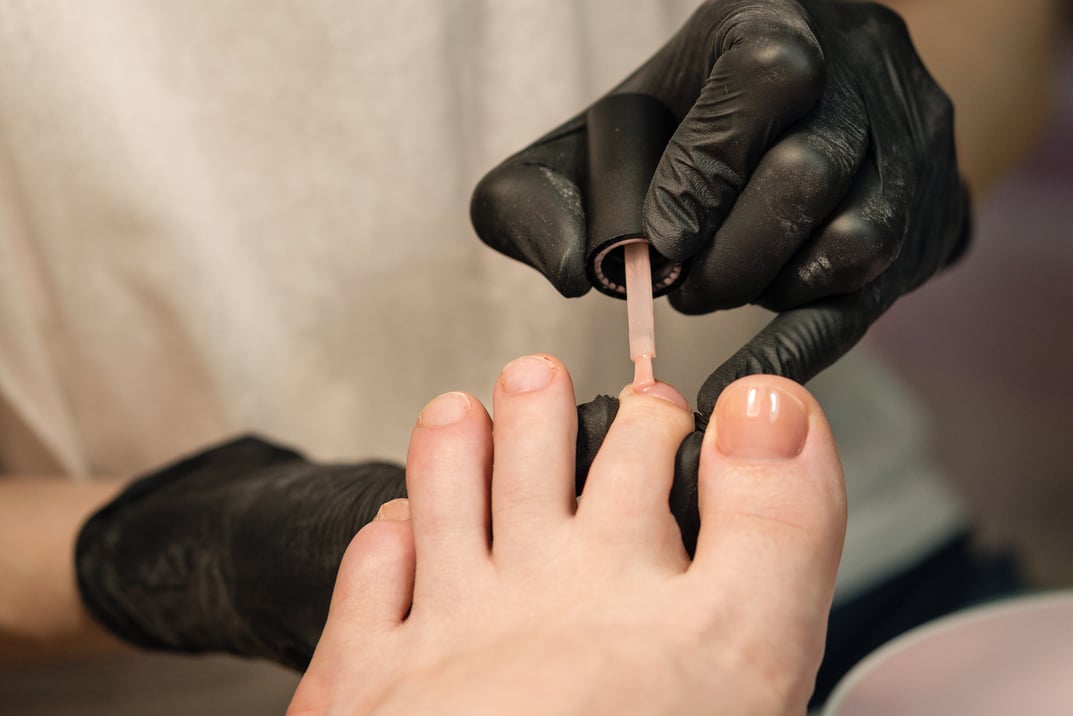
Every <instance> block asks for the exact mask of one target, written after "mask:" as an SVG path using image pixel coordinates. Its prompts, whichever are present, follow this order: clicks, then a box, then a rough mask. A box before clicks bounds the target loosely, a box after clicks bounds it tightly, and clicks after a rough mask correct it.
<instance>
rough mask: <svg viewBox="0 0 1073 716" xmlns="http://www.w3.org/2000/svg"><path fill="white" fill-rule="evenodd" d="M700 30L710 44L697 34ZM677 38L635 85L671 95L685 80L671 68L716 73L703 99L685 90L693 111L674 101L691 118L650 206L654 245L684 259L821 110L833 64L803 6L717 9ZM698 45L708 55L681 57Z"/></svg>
mask: <svg viewBox="0 0 1073 716" xmlns="http://www.w3.org/2000/svg"><path fill="white" fill-rule="evenodd" d="M698 32H699V33H704V34H707V35H710V39H709V38H706V37H705V38H699V39H698V38H697V37H693V36H692V35H693V34H695V33H698ZM677 39H678V41H677V42H675V41H672V42H671V43H670V44H669V45H668V48H666V49H665V50H664V51H663V52H662V53H661V54H660V55H657V57H656V58H654V59H653V61H652V62H650V63H649V65H647V66H646V67H645V68H643V69H642V70H641V72H639V73H638V75H637V76H636V77H634V78H631V81H629V82H628V84H630V85H637V86H638V87H639V88H641V89H640V91H646V89H647V91H650V92H651V93H652V94H654V95H656V96H665V95H666V94H667V90H666V87H669V86H673V85H674V83H675V79H674V78H666V77H662V76H661V75H662V74H663V73H662V72H661V70H663V69H666V71H667V72H670V71H671V69H670V68H681V67H683V66H686V67H688V66H698V65H699V66H701V67H704V68H709V67H710V72H708V74H707V75H706V76H700V77H698V78H696V79H695V81H696V82H697V87H696V89H695V90H694V92H693V93H689V92H684V93H682V95H683V96H686V97H689V99H690V100H691V104H690V106H688V107H684V108H683V107H681V106H680V105H681V99H680V97H675V98H673V99H677V100H678V101H677V102H675V101H671V102H669V104H670V105H671V107H672V109H673V110H675V111H676V112H679V111H680V112H684V119H683V121H682V123H681V125H680V126H679V127H678V129H677V131H676V132H675V134H674V136H673V137H672V138H671V141H670V144H669V145H668V147H667V149H666V151H665V152H664V155H663V158H662V160H661V162H660V164H659V167H658V168H657V170H656V174H655V177H654V179H653V181H652V186H651V187H650V188H649V192H648V197H647V198H646V200H645V210H644V228H645V232H646V235H647V236H648V237H649V238H650V239H651V240H652V243H653V246H654V247H655V248H656V249H657V250H658V251H659V252H660V253H661V254H662V255H664V256H666V257H667V258H669V259H672V260H675V261H684V260H685V259H688V258H690V257H691V256H693V255H694V254H696V253H697V252H698V251H699V250H700V249H701V247H703V246H704V245H705V244H707V243H708V242H709V241H710V240H711V238H712V236H713V235H714V233H715V230H716V229H717V228H718V227H719V225H720V224H721V223H722V221H723V219H724V218H725V217H726V215H727V213H728V212H729V211H730V209H731V207H732V206H733V205H734V202H735V200H736V199H737V196H738V194H739V193H740V192H741V190H742V189H743V187H744V186H745V184H746V181H747V180H748V178H749V175H750V174H751V173H752V171H753V169H754V168H755V167H756V165H757V162H759V160H760V157H761V156H762V155H763V153H764V152H765V150H766V149H767V148H768V147H770V146H771V145H772V144H773V143H774V141H775V140H776V139H777V138H778V136H779V135H780V134H781V133H782V132H783V131H784V130H785V129H786V128H787V127H789V126H790V125H791V124H792V123H794V122H796V121H797V120H799V119H800V118H801V117H803V116H804V115H805V114H806V113H807V112H808V111H809V110H810V109H812V108H813V107H814V106H815V105H816V103H817V101H818V100H819V98H820V94H821V92H822V90H823V86H824V81H825V65H824V59H823V52H822V50H821V48H820V43H819V41H818V40H817V38H816V36H815V34H814V33H813V31H812V28H811V27H810V24H809V16H808V14H807V13H806V12H805V10H804V9H803V8H802V7H801V5H800V4H799V3H797V2H794V1H793V0H769V1H768V2H732V3H727V2H723V3H708V4H707V5H705V6H704V7H702V8H701V9H700V10H698V12H697V13H696V14H695V15H694V17H693V18H692V19H691V20H690V22H689V23H688V24H687V25H686V27H685V28H683V30H682V34H681V35H680V36H679V38H677ZM675 48H683V49H682V50H681V51H677V52H676V49H675ZM693 48H699V49H700V51H702V52H704V53H707V56H706V57H699V58H682V57H680V56H679V55H680V54H681V52H682V51H684V52H690V51H695V50H694V49H693ZM677 74H679V75H681V74H682V73H681V71H680V70H679V71H678V73H677ZM679 89H681V88H679ZM676 104H678V105H679V106H675V105H676ZM679 116H682V115H681V114H679Z"/></svg>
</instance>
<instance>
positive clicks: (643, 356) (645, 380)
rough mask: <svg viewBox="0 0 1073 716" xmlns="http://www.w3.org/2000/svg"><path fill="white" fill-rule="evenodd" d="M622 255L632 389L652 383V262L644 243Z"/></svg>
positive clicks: (645, 242)
mask: <svg viewBox="0 0 1073 716" xmlns="http://www.w3.org/2000/svg"><path fill="white" fill-rule="evenodd" d="M625 252H626V319H627V321H628V323H629V334H630V360H632V361H633V387H634V388H635V389H641V388H644V387H645V386H649V385H652V384H653V383H655V382H656V376H655V374H654V372H653V369H652V359H653V358H655V357H656V319H655V310H654V306H653V303H652V262H651V261H650V260H649V257H648V242H647V241H643V240H642V241H634V242H632V243H630V244H628V245H627V246H626V248H625Z"/></svg>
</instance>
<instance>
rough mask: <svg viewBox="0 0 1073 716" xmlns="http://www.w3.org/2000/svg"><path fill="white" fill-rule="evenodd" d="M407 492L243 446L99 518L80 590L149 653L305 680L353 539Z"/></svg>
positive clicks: (387, 469)
mask: <svg viewBox="0 0 1073 716" xmlns="http://www.w3.org/2000/svg"><path fill="white" fill-rule="evenodd" d="M405 494H406V487H405V481H404V474H403V470H402V468H401V467H399V466H397V465H393V464H390V463H375V462H370V463H362V464H359V465H318V464H315V463H312V462H309V461H307V460H306V459H305V458H303V457H302V456H301V455H299V454H298V453H296V452H294V451H292V450H288V449H285V448H281V447H278V446H275V445H271V444H269V443H266V442H264V441H262V440H259V439H256V438H243V439H239V440H235V441H233V442H230V443H227V444H224V445H222V446H220V447H217V448H215V449H211V450H208V451H206V452H203V453H200V454H198V455H195V456H193V457H190V458H188V459H186V460H183V461H181V462H178V463H176V464H174V465H171V466H169V467H167V468H164V469H163V470H161V471H159V472H156V473H154V474H151V475H149V476H147V477H143V478H142V479H140V480H137V481H136V482H134V483H132V484H131V485H130V486H129V487H128V488H127V489H126V490H124V491H123V492H122V493H121V494H120V495H119V496H118V497H117V498H116V499H115V500H114V501H113V502H111V503H110V504H108V505H106V506H105V507H104V508H103V509H101V510H100V511H99V512H98V513H97V514H95V515H94V516H93V517H91V518H90V519H89V520H88V521H87V523H86V524H85V525H84V526H83V528H82V532H81V534H80V535H79V539H78V544H77V547H76V557H75V560H76V569H77V574H78V585H79V589H80V590H81V593H82V597H83V600H84V601H85V603H86V605H87V606H88V607H89V609H90V611H91V612H92V613H93V614H94V615H95V616H96V617H97V618H98V619H99V620H100V621H101V622H102V623H103V624H104V626H106V627H107V628H108V629H110V630H111V631H112V632H114V633H115V634H117V635H118V636H120V637H121V638H123V639H125V640H127V641H129V642H132V643H133V644H136V645H138V646H143V647H147V648H153V649H166V650H170V651H182V652H207V651H221V652H228V653H231V654H237V655H241V656H253V657H261V658H267V659H271V660H273V661H276V662H279V663H280V664H283V665H285V666H290V667H292V668H296V669H303V668H305V666H306V665H307V664H308V663H309V659H310V657H311V656H312V654H313V648H314V647H315V646H316V643H317V640H318V639H319V638H320V632H321V629H322V628H323V627H324V622H325V619H326V618H327V615H328V603H329V602H330V600H331V594H332V587H333V585H334V584H335V574H336V571H337V570H338V568H339V563H340V561H341V560H342V557H343V552H344V551H345V550H346V547H347V545H348V544H349V543H350V540H351V538H352V537H353V536H354V535H355V534H356V533H357V531H358V530H359V529H360V528H361V527H362V525H364V524H365V523H366V522H369V521H370V520H372V518H373V517H374V516H375V515H376V512H377V510H378V509H379V508H380V505H381V504H383V503H384V502H387V501H388V500H391V499H394V498H396V497H402V496H404V495H405Z"/></svg>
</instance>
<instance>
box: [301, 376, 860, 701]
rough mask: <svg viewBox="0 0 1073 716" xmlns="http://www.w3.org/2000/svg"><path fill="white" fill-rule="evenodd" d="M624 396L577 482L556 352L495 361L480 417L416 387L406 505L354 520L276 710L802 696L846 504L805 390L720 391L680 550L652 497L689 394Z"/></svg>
mask: <svg viewBox="0 0 1073 716" xmlns="http://www.w3.org/2000/svg"><path fill="white" fill-rule="evenodd" d="M661 398H662V399H661ZM620 400H621V407H620V409H619V413H618V415H617V417H616V419H615V423H614V425H613V426H612V428H611V430H610V432H609V433H608V436H607V438H606V440H605V442H604V444H603V446H602V448H601V450H600V453H599V455H598V456H597V459H596V461H595V462H594V463H593V467H592V470H591V471H590V474H589V478H588V482H587V483H586V486H585V490H584V493H583V495H582V497H581V499H580V501H579V502H578V501H575V498H574V493H573V485H574V475H573V466H574V439H575V431H576V422H575V421H576V411H575V408H574V397H573V390H572V386H571V383H570V379H569V376H568V374H567V373H566V370H565V368H564V367H563V366H562V364H561V363H559V362H558V361H556V360H554V359H551V358H548V357H546V356H529V357H525V358H521V359H518V360H516V361H514V362H513V363H511V364H510V365H509V366H507V368H506V369H505V370H504V373H503V374H502V375H501V376H500V379H499V381H498V382H497V385H496V389H495V395H494V407H495V415H496V422H495V433H494V437H493V435H492V425H491V421H490V419H489V417H488V414H487V413H486V412H485V410H484V409H483V407H481V405H480V403H479V402H478V401H477V400H476V399H474V398H473V397H472V396H467V395H464V394H460V393H449V394H446V395H444V396H440V397H439V398H437V399H436V400H434V401H432V403H430V404H429V405H428V406H427V407H426V408H425V410H424V411H423V412H422V415H421V417H420V419H419V421H418V424H417V426H416V427H415V429H414V433H413V436H412V438H411V444H410V455H409V459H408V464H407V483H408V492H409V495H410V503H409V504H408V505H404V504H401V503H398V502H396V503H389V504H388V506H386V507H385V514H384V515H382V517H384V518H385V519H380V520H377V521H376V522H374V523H372V524H370V525H368V526H367V527H366V528H364V529H363V530H362V531H361V532H360V533H359V534H358V536H357V537H355V539H354V542H353V543H352V545H351V547H350V549H349V550H348V552H347V555H346V557H345V558H344V560H343V564H342V566H341V568H340V572H339V578H338V582H337V585H336V590H335V595H334V597H333V600H332V607H331V613H330V615H329V619H328V624H327V626H326V628H325V632H324V635H323V637H322V639H321V642H320V644H319V645H318V647H317V652H316V654H315V656H314V659H313V662H312V664H311V665H310V668H309V671H308V672H307V673H306V676H305V678H304V679H303V681H302V683H301V685H300V686H299V689H298V691H297V692H296V694H295V697H294V700H293V702H292V704H291V709H290V711H289V713H290V714H292V715H298V714H321V713H343V714H365V713H378V714H395V713H398V714H436V713H476V714H481V713H488V714H502V713H511V714H527V713H534V714H536V713H540V714H560V713H561V714H570V713H586V714H589V713H615V714H630V713H637V714H652V713H661V714H664V713H667V714H670V713H683V714H686V713H690V714H692V713H698V712H726V713H735V714H739V713H756V714H782V713H795V712H796V713H800V712H803V711H804V708H805V703H806V701H807V699H808V696H809V693H810V692H811V687H812V679H813V678H814V676H815V672H816V668H817V666H818V664H819V661H820V657H821V655H822V650H823V637H824V627H825V623H826V613H827V609H828V608H829V606H830V602H831V596H832V592H833V585H834V577H835V572H836V568H837V564H838V557H839V553H840V549H841V542H842V535H843V529H844V523H845V499H844V492H843V485H842V478H841V469H840V467H839V464H838V458H837V454H836V452H835V449H834V444H833V441H832V438H831V435H830V431H829V428H828V426H827V423H826V421H825V420H824V418H823V414H822V412H821V411H820V408H819V406H818V405H817V404H816V402H815V401H814V400H813V399H812V397H811V396H810V395H809V394H808V393H807V391H805V390H804V389H803V388H801V387H800V386H798V385H796V384H794V383H791V382H789V381H786V380H784V379H781V378H777V377H771V376H754V377H750V378H746V379H743V380H741V381H739V382H738V383H735V384H734V385H732V386H730V387H729V388H728V389H727V390H726V391H725V392H724V394H723V396H722V397H721V398H720V401H719V404H718V405H717V407H716V410H715V419H714V420H713V421H712V424H711V427H709V430H708V432H707V434H706V435H705V439H704V447H703V450H702V456H701V464H700V473H699V478H700V479H699V485H698V488H699V491H700V495H699V497H700V510H701V523H702V525H701V532H700V535H699V538H698V544H697V551H696V555H695V559H694V560H693V561H692V562H691V561H690V560H689V558H688V556H687V554H686V551H685V549H684V548H683V546H682V541H681V537H680V535H679V533H678V528H677V525H676V523H675V521H674V518H673V516H672V515H671V513H670V511H669V509H668V507H667V497H668V493H669V490H670V486H671V482H672V477H673V469H674V456H675V451H676V449H677V447H678V444H679V442H680V441H681V439H682V438H683V437H684V436H685V435H686V434H687V433H688V432H690V431H691V430H692V418H691V415H690V413H689V412H688V410H687V409H685V401H684V400H682V399H681V397H680V396H678V394H677V393H676V392H674V391H673V389H671V388H670V387H669V386H665V385H659V386H658V387H657V389H656V390H653V391H651V392H649V393H648V394H638V393H636V392H634V391H633V389H632V388H630V387H627V388H626V389H624V390H623V391H622V393H621V394H620ZM493 443H494V455H495V459H494V466H493ZM410 517H412V521H411V520H410V519H408V518H410ZM400 518H401V519H400ZM411 527H412V529H411ZM493 534H494V539H493V538H492V536H493Z"/></svg>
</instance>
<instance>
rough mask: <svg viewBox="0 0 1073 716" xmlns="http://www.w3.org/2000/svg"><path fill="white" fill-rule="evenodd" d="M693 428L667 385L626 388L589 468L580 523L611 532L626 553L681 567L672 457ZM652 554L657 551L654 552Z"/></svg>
mask: <svg viewBox="0 0 1073 716" xmlns="http://www.w3.org/2000/svg"><path fill="white" fill-rule="evenodd" d="M692 430H693V415H692V413H691V412H690V411H689V409H688V404H687V403H686V401H685V400H684V399H683V398H682V396H681V395H679V393H678V392H677V391H676V390H675V389H674V388H672V387H671V386H669V385H667V384H665V383H657V384H655V385H654V386H649V387H647V388H645V389H644V390H643V391H640V392H639V391H637V390H635V389H634V388H633V386H626V388H624V389H623V390H622V392H621V393H620V394H619V410H618V413H617V415H616V416H615V421H614V423H612V425H611V428H610V429H609V430H608V432H607V437H605V438H604V442H603V445H601V446H600V451H599V453H597V455H596V459H595V460H594V461H593V464H592V468H591V469H590V470H589V476H588V480H587V481H586V483H585V490H584V492H583V494H582V498H581V502H580V503H579V506H578V521H579V523H581V524H584V525H587V526H591V527H593V528H595V529H596V530H597V531H598V532H599V533H600V534H608V533H610V534H613V535H614V536H615V539H616V540H617V541H618V542H620V543H621V544H622V545H623V546H624V547H625V548H626V549H627V550H629V551H631V552H634V553H636V554H642V553H645V552H648V553H655V554H665V553H666V550H671V551H673V553H674V554H675V555H677V556H678V557H680V560H679V561H680V562H681V563H682V564H685V551H684V548H683V547H682V540H681V536H680V533H679V531H678V528H677V525H676V523H675V521H674V517H673V516H672V515H671V512H670V507H669V504H668V498H669V496H670V490H671V483H672V482H673V479H674V461H675V454H676V453H677V451H678V446H679V445H680V444H681V442H682V439H683V438H685V436H686V435H688V434H689V433H690V432H692ZM653 550H655V551H654V552H653Z"/></svg>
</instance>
